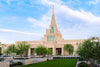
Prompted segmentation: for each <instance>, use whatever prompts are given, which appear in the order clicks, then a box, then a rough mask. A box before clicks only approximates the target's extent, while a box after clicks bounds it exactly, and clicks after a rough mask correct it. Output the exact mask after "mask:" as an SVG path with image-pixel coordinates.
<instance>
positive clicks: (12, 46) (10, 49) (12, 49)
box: [7, 44, 16, 53]
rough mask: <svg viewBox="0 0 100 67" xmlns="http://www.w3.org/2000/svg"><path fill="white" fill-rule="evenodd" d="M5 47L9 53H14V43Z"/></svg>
mask: <svg viewBox="0 0 100 67" xmlns="http://www.w3.org/2000/svg"><path fill="white" fill-rule="evenodd" d="M7 49H8V50H9V51H10V53H16V47H15V44H11V45H10V46H8V48H7Z"/></svg>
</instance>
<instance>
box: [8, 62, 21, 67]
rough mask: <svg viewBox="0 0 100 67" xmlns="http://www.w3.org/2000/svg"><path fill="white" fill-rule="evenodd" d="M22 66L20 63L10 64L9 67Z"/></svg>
mask: <svg viewBox="0 0 100 67" xmlns="http://www.w3.org/2000/svg"><path fill="white" fill-rule="evenodd" d="M22 64H23V63H22V62H17V63H12V64H10V67H13V66H18V65H22Z"/></svg>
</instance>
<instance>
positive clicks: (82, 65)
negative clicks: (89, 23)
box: [78, 62, 89, 67]
mask: <svg viewBox="0 0 100 67" xmlns="http://www.w3.org/2000/svg"><path fill="white" fill-rule="evenodd" d="M78 67H89V65H88V64H87V63H85V62H81V63H79V64H78Z"/></svg>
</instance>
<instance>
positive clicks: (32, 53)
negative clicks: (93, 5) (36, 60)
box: [31, 48, 34, 57]
mask: <svg viewBox="0 0 100 67" xmlns="http://www.w3.org/2000/svg"><path fill="white" fill-rule="evenodd" d="M33 56H34V48H31V57H33Z"/></svg>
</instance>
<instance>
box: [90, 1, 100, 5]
mask: <svg viewBox="0 0 100 67" xmlns="http://www.w3.org/2000/svg"><path fill="white" fill-rule="evenodd" d="M99 2H100V0H94V1H90V2H89V5H91V4H93V5H96V4H97V3H99Z"/></svg>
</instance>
